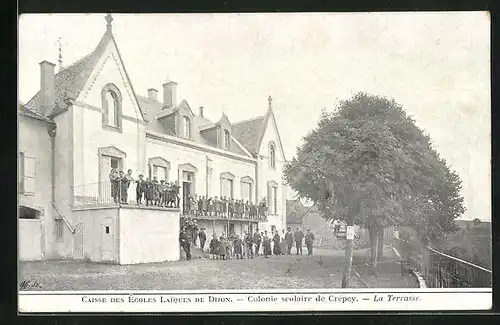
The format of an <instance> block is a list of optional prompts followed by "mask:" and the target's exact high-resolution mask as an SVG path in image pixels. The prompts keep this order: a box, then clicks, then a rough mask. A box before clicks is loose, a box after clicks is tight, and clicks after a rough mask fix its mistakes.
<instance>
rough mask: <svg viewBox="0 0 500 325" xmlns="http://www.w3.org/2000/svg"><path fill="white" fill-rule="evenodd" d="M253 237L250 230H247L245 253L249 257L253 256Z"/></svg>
mask: <svg viewBox="0 0 500 325" xmlns="http://www.w3.org/2000/svg"><path fill="white" fill-rule="evenodd" d="M252 246H253V239H252V235H251V234H250V233H248V231H245V255H246V257H247V258H253V250H252Z"/></svg>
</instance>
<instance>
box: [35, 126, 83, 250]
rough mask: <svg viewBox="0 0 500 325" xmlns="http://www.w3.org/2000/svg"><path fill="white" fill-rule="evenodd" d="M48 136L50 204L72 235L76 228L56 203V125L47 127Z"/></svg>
mask: <svg viewBox="0 0 500 325" xmlns="http://www.w3.org/2000/svg"><path fill="white" fill-rule="evenodd" d="M48 131H49V136H50V147H51V148H50V149H51V150H50V151H51V152H50V160H51V165H52V168H51V171H50V177H51V182H52V186H51V196H52V206H53V207H54V209H55V210H56V212H57V214H58V215H59V217H61V219H62V220H63V221H64V223H65V224H66V226H67V227H68V229H69V231H70V232H71V233H72V234H73V235H74V234H75V233H76V229H75V228H73V227H72V226H71V224H70V223H69V221H68V219H66V217H65V216H64V215H63V213H62V212H61V210H59V208H58V207H57V205H56V133H57V126H56V125H53V126H51V127H50V128H49V130H48ZM43 234H44V233H43V232H42V237H43V236H44V235H43ZM42 252H43V250H42Z"/></svg>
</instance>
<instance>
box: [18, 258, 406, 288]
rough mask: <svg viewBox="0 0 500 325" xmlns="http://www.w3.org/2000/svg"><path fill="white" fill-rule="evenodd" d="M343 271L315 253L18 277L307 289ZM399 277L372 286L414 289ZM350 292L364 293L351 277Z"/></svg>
mask: <svg viewBox="0 0 500 325" xmlns="http://www.w3.org/2000/svg"><path fill="white" fill-rule="evenodd" d="M388 252H389V251H388ZM387 254H390V253H387ZM367 256H368V252H367V251H366V250H357V251H356V254H355V260H356V261H364V260H366V259H367ZM391 257H394V256H391ZM343 267H344V251H341V250H333V249H316V250H315V255H314V256H307V255H302V256H297V255H287V256H272V257H269V258H267V259H266V258H263V257H257V258H255V259H250V260H247V259H244V260H210V259H193V260H191V261H185V260H181V261H177V262H165V263H154V264H140V265H112V264H100V263H89V262H83V261H37V262H21V263H20V268H19V273H20V281H23V280H25V281H31V282H35V283H38V284H39V285H40V288H36V289H31V290H55V291H64V290H194V289H207V290H208V289H212V290H214V289H271V288H281V289H311V288H340V286H341V281H342V272H343ZM358 272H359V271H358ZM387 272H389V273H387ZM398 272H399V268H398V269H397V270H396V269H394V268H392V269H385V268H382V269H381V272H380V279H392V280H390V281H386V280H384V281H381V282H377V279H375V280H373V281H372V282H371V285H374V286H376V287H407V286H413V284H412V283H411V281H409V280H408V279H406V278H402V277H401V275H400V274H393V273H398ZM407 277H411V276H407ZM351 286H352V287H359V288H363V287H365V286H364V285H363V283H362V282H361V281H359V280H358V279H357V278H356V276H354V274H353V276H352V280H351Z"/></svg>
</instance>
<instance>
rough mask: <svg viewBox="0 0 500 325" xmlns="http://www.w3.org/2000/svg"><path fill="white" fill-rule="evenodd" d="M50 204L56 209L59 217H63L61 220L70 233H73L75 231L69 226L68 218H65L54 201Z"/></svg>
mask: <svg viewBox="0 0 500 325" xmlns="http://www.w3.org/2000/svg"><path fill="white" fill-rule="evenodd" d="M52 205H53V206H54V208H55V209H56V211H57V214H58V215H59V216H60V217H61V219H63V221H64V223H65V224H66V226H67V227H68V229H69V231H71V233H72V234H73V235H74V234H75V233H76V229H75V228H73V227H72V226H71V224H70V223H69V221H68V219H66V217H65V216H64V214H63V213H62V212H61V210H59V208H58V207H57V205H56V202H52Z"/></svg>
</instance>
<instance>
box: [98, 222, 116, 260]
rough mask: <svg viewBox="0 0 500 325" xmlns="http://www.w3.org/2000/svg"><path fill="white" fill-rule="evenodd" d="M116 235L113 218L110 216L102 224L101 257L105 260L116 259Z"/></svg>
mask: <svg viewBox="0 0 500 325" xmlns="http://www.w3.org/2000/svg"><path fill="white" fill-rule="evenodd" d="M114 237H115V236H114V231H113V220H112V219H110V218H108V219H106V220H105V221H104V222H103V223H102V225H101V238H102V248H101V259H102V260H103V261H110V262H111V261H113V260H114V257H115V256H114Z"/></svg>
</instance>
